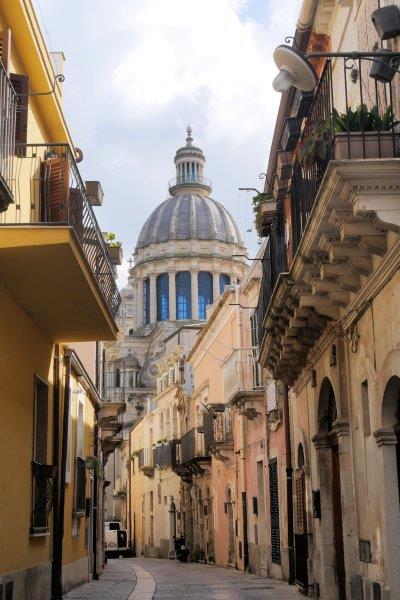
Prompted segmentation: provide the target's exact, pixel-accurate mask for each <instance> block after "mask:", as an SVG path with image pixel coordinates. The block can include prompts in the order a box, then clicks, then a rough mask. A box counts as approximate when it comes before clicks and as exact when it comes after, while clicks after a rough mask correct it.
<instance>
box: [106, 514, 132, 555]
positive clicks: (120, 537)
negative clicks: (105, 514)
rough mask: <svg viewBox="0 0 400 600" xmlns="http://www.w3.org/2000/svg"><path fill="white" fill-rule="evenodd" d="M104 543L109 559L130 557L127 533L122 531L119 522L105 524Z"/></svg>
mask: <svg viewBox="0 0 400 600" xmlns="http://www.w3.org/2000/svg"><path fill="white" fill-rule="evenodd" d="M104 542H105V551H106V556H107V558H112V557H116V558H118V556H120V555H121V554H122V556H130V549H129V546H128V536H127V532H126V531H125V529H121V523H120V522H119V521H106V522H105V531H104Z"/></svg>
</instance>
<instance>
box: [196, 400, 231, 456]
mask: <svg viewBox="0 0 400 600" xmlns="http://www.w3.org/2000/svg"><path fill="white" fill-rule="evenodd" d="M211 408H212V407H211ZM203 422H204V446H205V449H206V450H211V449H212V448H215V447H216V446H217V445H218V444H226V443H230V442H233V420H232V409H231V408H230V407H228V406H226V407H225V411H224V412H217V413H212V412H207V413H206V414H205V415H204V417H203Z"/></svg>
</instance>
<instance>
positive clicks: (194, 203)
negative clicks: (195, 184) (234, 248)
mask: <svg viewBox="0 0 400 600" xmlns="http://www.w3.org/2000/svg"><path fill="white" fill-rule="evenodd" d="M189 239H198V240H218V241H220V242H225V243H232V244H237V245H239V246H243V242H242V239H241V237H240V233H239V230H238V227H237V225H236V223H235V221H234V220H233V218H232V216H231V215H230V214H229V212H228V211H227V210H226V208H224V207H223V206H222V204H220V203H219V202H216V201H215V200H213V199H212V198H210V197H207V196H203V195H202V194H199V193H197V194H196V193H191V194H178V195H176V196H173V197H172V198H168V200H165V202H163V203H162V204H160V205H159V206H158V207H157V208H156V209H155V210H154V211H153V212H152V213H151V215H150V217H149V218H148V219H147V221H146V223H145V224H144V226H143V227H142V230H141V232H140V235H139V239H138V243H137V248H145V247H146V246H149V245H150V244H156V243H158V242H168V241H170V240H189Z"/></svg>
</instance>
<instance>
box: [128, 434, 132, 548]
mask: <svg viewBox="0 0 400 600" xmlns="http://www.w3.org/2000/svg"><path fill="white" fill-rule="evenodd" d="M131 456H132V440H131V432H129V459H128V461H129V469H128V477H129V481H128V490H129V496H128V518H129V547H130V549H131V554H133V552H132V550H133V545H132V489H131V486H132V464H133V463H132V460H131Z"/></svg>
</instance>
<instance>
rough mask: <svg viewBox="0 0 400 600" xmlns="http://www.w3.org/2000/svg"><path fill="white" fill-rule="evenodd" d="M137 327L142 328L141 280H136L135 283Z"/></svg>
mask: <svg viewBox="0 0 400 600" xmlns="http://www.w3.org/2000/svg"><path fill="white" fill-rule="evenodd" d="M136 285H137V307H138V308H137V326H138V327H143V279H142V278H141V277H140V278H138V280H137V282H136Z"/></svg>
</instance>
